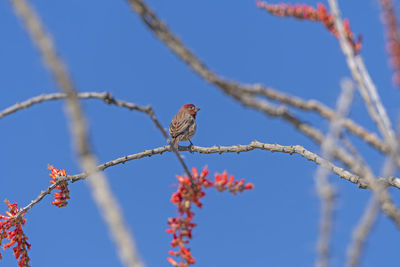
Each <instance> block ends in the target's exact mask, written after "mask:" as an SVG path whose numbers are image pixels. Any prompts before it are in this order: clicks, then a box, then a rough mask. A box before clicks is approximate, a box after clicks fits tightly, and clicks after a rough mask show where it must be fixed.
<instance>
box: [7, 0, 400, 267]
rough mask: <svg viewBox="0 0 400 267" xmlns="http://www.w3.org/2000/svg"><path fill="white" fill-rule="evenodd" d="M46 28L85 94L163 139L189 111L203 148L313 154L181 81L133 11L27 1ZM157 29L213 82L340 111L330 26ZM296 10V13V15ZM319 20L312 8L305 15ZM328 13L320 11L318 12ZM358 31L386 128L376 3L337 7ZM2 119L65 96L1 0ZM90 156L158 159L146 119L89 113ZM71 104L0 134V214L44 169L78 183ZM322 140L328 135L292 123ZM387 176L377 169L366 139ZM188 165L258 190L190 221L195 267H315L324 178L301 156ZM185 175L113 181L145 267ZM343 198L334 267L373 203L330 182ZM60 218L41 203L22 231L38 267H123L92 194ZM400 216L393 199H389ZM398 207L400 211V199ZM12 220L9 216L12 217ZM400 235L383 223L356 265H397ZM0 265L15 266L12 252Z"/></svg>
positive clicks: (195, 11)
mask: <svg viewBox="0 0 400 267" xmlns="http://www.w3.org/2000/svg"><path fill="white" fill-rule="evenodd" d="M31 3H32V4H33V5H34V6H35V8H36V10H37V11H38V13H39V14H40V15H41V17H42V19H43V22H44V24H45V25H46V28H47V29H48V30H49V31H50V32H51V35H52V37H53V39H54V41H55V43H56V46H57V48H58V51H59V53H60V55H61V57H62V58H63V60H64V62H65V63H66V65H67V66H68V69H69V71H70V74H71V75H72V77H73V79H74V81H75V83H76V85H77V88H78V89H79V91H82V92H84V91H100V92H102V91H109V92H111V93H112V94H113V95H114V96H115V97H116V98H118V99H124V100H127V101H130V102H134V103H137V104H140V105H151V106H152V107H153V108H154V110H155V112H156V115H157V116H158V118H159V119H160V121H161V122H162V124H163V126H164V127H167V126H168V125H169V122H170V120H171V118H172V117H173V115H174V114H175V113H176V112H177V111H178V110H179V108H180V106H181V105H183V104H186V103H193V104H195V105H196V106H198V107H200V108H201V111H200V112H199V113H198V116H197V121H198V130H197V133H196V135H195V137H194V138H193V139H192V141H193V143H194V144H195V145H199V146H212V145H236V144H248V143H250V142H251V141H252V140H254V139H257V140H258V141H260V142H265V143H278V144H281V145H303V146H305V147H306V148H307V149H309V150H311V151H313V152H316V153H319V152H320V151H319V147H318V146H316V145H315V144H314V143H312V142H311V141H310V140H309V139H308V138H306V137H305V136H304V135H302V134H301V133H298V132H296V131H295V130H294V129H293V127H292V126H291V125H288V124H287V123H285V122H283V121H282V120H280V119H277V118H269V117H266V116H265V115H263V114H260V113H259V112H256V111H254V110H251V109H248V108H245V107H243V106H242V105H240V104H238V103H237V102H235V101H234V100H232V99H231V98H229V97H227V96H226V95H224V94H223V93H221V91H219V89H217V88H215V87H214V86H212V85H210V84H208V83H207V82H205V81H203V80H202V79H201V78H199V77H198V76H197V75H196V74H195V73H193V72H192V71H191V70H189V69H188V67H187V66H186V65H185V64H184V63H182V62H181V61H180V60H179V59H178V58H177V57H176V56H175V55H173V54H172V53H171V52H170V51H169V50H168V49H167V48H166V47H165V45H164V44H162V43H161V42H160V41H159V40H158V39H157V38H156V37H155V36H154V35H153V34H152V33H151V32H150V31H149V30H148V29H147V28H146V27H145V26H144V25H143V23H142V22H141V20H140V19H139V18H138V16H137V15H136V14H135V13H133V12H132V11H131V10H130V8H129V6H128V4H127V3H126V2H125V1H107V0H104V1H92V0H87V1H78V0H70V1H51V2H49V1H44V0H35V1H31ZM147 3H148V4H149V5H150V6H151V7H152V8H153V9H154V10H155V11H156V13H157V14H158V15H159V17H160V18H161V19H162V20H163V21H166V23H167V25H168V26H169V27H170V29H172V31H174V32H175V33H176V34H177V35H178V36H179V37H180V39H181V40H182V41H183V42H184V43H185V44H186V45H187V46H188V47H189V48H190V49H191V50H192V51H193V52H194V53H195V54H196V55H197V56H198V57H199V58H200V59H201V60H203V61H204V62H205V63H206V65H207V66H208V67H210V68H211V69H212V70H214V71H215V72H217V73H218V74H220V75H222V76H223V77H226V78H228V79H232V80H236V81H240V82H242V83H262V84H264V85H267V86H271V87H273V88H276V89H277V90H280V91H283V92H287V93H289V94H293V95H297V96H300V97H302V98H304V99H311V98H313V99H317V100H319V101H321V102H324V103H325V104H327V105H328V106H330V107H334V105H335V101H336V97H337V96H338V95H339V93H340V86H339V84H340V80H341V79H342V78H343V77H349V75H350V74H349V71H348V69H347V66H346V63H345V59H344V56H343V54H342V52H341V51H340V47H339V43H338V41H337V40H336V39H335V38H334V37H333V36H332V35H331V34H330V33H328V32H327V31H326V30H325V29H324V28H323V26H322V25H320V24H318V23H313V22H307V21H298V20H294V19H283V18H277V17H273V16H270V15H269V14H267V13H266V12H264V11H263V10H259V9H258V8H257V7H256V6H255V1H227V0H221V1H208V0H205V1H197V2H194V1H192V2H190V1H155V0H151V1H147ZM291 3H294V2H291ZM303 3H308V4H310V5H313V6H316V3H317V1H303ZM325 4H326V3H325ZM340 5H341V8H342V14H343V16H344V17H348V18H349V19H350V23H351V28H352V29H353V31H354V32H355V33H356V34H358V33H361V34H362V35H363V49H362V52H361V53H362V55H363V57H364V60H365V62H366V65H367V67H368V69H369V71H370V73H371V76H372V78H373V80H374V82H375V83H376V85H377V87H378V90H379V92H380V95H381V97H382V101H383V103H384V104H385V105H386V107H387V109H388V113H389V114H390V116H391V118H392V119H393V121H395V119H396V116H397V114H398V97H399V95H398V89H396V88H393V86H392V84H391V71H390V68H389V67H388V63H387V62H388V60H387V57H386V53H385V43H384V33H383V26H382V24H381V21H380V18H379V5H378V3H377V1H375V0H373V1H363V2H361V1H341V3H340ZM0 36H2V38H1V42H0V58H1V60H0V73H1V78H0V88H1V91H2V92H3V94H2V97H1V98H0V109H1V110H2V109H4V108H7V107H8V106H11V105H13V104H15V103H16V102H21V101H23V100H26V99H28V98H30V97H33V96H36V95H39V94H43V93H53V92H58V88H57V86H56V84H55V83H54V81H53V80H52V78H51V76H50V75H49V73H48V71H47V70H46V68H45V67H44V65H43V64H42V61H41V59H40V56H39V54H38V52H37V51H36V49H35V47H34V46H33V45H32V43H31V41H30V39H29V37H28V36H27V34H26V32H25V31H24V29H23V27H22V26H21V23H20V22H19V21H18V20H17V18H16V17H15V15H14V13H13V11H12V9H11V6H10V4H9V3H8V1H1V2H0ZM82 105H83V108H84V111H85V114H86V115H87V117H88V121H89V127H90V136H91V142H92V147H93V149H94V151H95V153H96V155H97V156H98V159H99V162H106V161H110V160H113V159H115V158H118V157H121V156H125V155H128V154H134V153H138V152H141V151H143V150H145V149H151V148H155V147H159V146H162V145H165V140H164V139H163V137H162V135H161V134H160V133H159V131H158V130H157V129H156V128H155V127H154V125H153V123H152V122H151V121H150V120H149V119H148V118H147V117H146V116H145V115H143V114H141V113H138V112H131V111H127V110H124V109H121V108H117V107H113V106H108V105H105V104H104V103H102V102H101V101H98V100H85V101H83V102H82ZM64 110H65V106H64V103H63V102H62V101H55V102H48V103H43V104H40V105H37V106H34V107H31V108H29V109H28V110H23V111H20V112H18V113H16V114H13V115H10V116H8V117H5V118H3V119H2V120H1V121H0V125H1V126H0V129H1V131H0V146H1V148H2V150H1V156H0V158H1V162H2V165H1V174H2V175H1V179H0V199H1V200H3V199H5V198H7V199H9V200H10V201H11V202H17V203H18V204H19V205H22V206H25V205H27V204H28V203H29V202H30V201H31V200H32V199H34V198H36V196H37V195H38V194H39V193H40V191H41V190H44V189H45V188H47V186H48V185H49V179H50V177H49V176H48V170H47V164H53V165H54V166H55V167H57V168H64V169H66V170H67V173H68V174H71V175H72V174H77V173H80V172H81V170H80V169H79V164H78V163H77V160H76V157H75V150H74V148H73V146H72V142H71V139H70V136H69V132H68V128H67V123H66V116H65V112H64ZM295 113H296V114H297V115H299V116H301V118H302V119H303V120H305V121H307V122H311V123H312V124H313V125H315V126H316V127H319V128H321V129H322V130H324V131H326V129H327V127H328V123H327V122H326V121H324V120H322V119H320V118H319V117H318V116H316V115H314V114H310V113H307V112H301V111H297V110H296V111H295ZM350 117H351V118H353V119H354V120H356V121H357V122H358V123H360V124H361V125H363V126H364V127H366V128H367V129H369V130H371V131H376V127H375V126H374V124H373V123H372V122H371V120H370V118H369V117H368V115H367V113H366V110H365V108H364V103H363V102H362V100H361V98H360V96H359V95H358V94H357V95H356V97H355V101H354V103H353V106H352V109H351V114H350ZM351 140H352V141H354V143H355V144H356V145H357V146H358V147H359V149H360V152H361V153H362V155H363V156H364V157H365V159H366V160H367V161H368V162H369V163H371V164H372V165H371V166H372V168H373V170H374V171H375V173H376V174H379V172H380V170H381V165H382V162H383V160H384V158H383V157H382V155H381V154H379V153H377V152H376V151H375V150H374V149H372V148H371V147H369V146H368V145H365V144H364V143H363V142H362V141H360V140H358V139H357V138H353V137H351ZM182 154H183V155H184V156H185V160H186V162H187V164H188V165H189V166H191V167H192V166H193V167H197V168H198V169H202V168H203V167H204V166H206V165H207V166H208V168H209V170H210V173H211V174H213V173H216V172H222V171H224V170H227V171H228V172H229V173H231V174H233V175H235V177H236V178H246V181H248V182H252V183H253V184H255V189H254V190H252V191H249V192H245V193H243V194H242V195H240V196H236V197H234V196H231V195H229V194H228V193H217V192H215V191H213V190H210V191H209V192H208V194H207V196H206V197H205V198H204V206H203V208H202V209H201V210H196V218H195V221H196V222H197V223H198V227H197V228H195V231H194V238H193V240H192V241H191V248H192V253H193V255H194V257H195V258H196V260H197V264H196V265H195V266H200V267H203V266H207V267H220V266H311V265H313V264H314V260H315V257H316V252H315V251H316V250H315V247H316V241H317V238H318V221H319V200H318V197H317V195H316V193H315V188H314V182H313V176H314V174H315V170H316V166H315V164H314V163H312V162H309V161H307V160H305V159H303V158H301V157H300V156H298V155H292V156H290V155H287V154H277V153H274V154H272V153H269V152H265V151H252V152H248V153H241V154H240V155H237V154H222V155H201V154H190V153H186V152H184V153H182ZM182 173H183V170H182V168H181V166H180V165H179V163H178V161H177V159H176V158H175V157H174V155H173V154H171V153H165V154H163V155H161V156H159V155H158V156H154V157H151V158H144V159H140V160H135V161H131V162H129V163H126V164H125V165H118V166H115V167H112V168H109V169H107V170H106V172H105V174H106V176H107V177H108V179H109V182H110V184H111V187H112V190H113V192H114V193H115V195H116V196H117V198H118V200H119V202H120V205H121V207H122V209H123V211H124V214H125V216H126V222H127V224H128V225H129V227H130V230H131V231H132V233H133V234H134V236H135V238H136V241H137V244H138V249H139V252H140V255H141V256H142V258H143V261H144V262H145V263H146V264H147V266H169V264H168V263H167V261H166V258H167V257H168V254H167V252H168V250H170V246H169V242H170V240H171V237H170V236H169V235H167V234H166V233H165V230H166V228H167V218H168V217H173V216H175V215H176V210H175V207H174V205H172V203H170V202H169V199H170V196H171V194H172V193H173V192H174V191H175V190H176V183H177V182H176V178H175V177H176V175H177V174H182ZM330 179H331V181H332V182H333V183H334V185H335V187H336V189H337V192H338V200H337V203H336V204H337V205H336V211H335V224H334V230H333V242H332V258H331V263H332V266H342V265H343V263H344V261H345V258H346V248H347V245H348V243H349V241H350V238H351V233H352V229H353V227H354V226H355V224H356V223H357V221H358V220H359V217H360V216H361V214H362V212H363V210H364V207H365V205H366V203H367V200H368V199H369V197H370V193H369V192H368V191H366V190H360V189H358V188H357V186H355V185H353V184H351V183H349V182H347V181H344V180H341V179H339V178H338V177H337V176H334V175H332V176H330ZM70 191H71V193H70V196H71V200H70V201H69V205H68V206H67V207H66V208H62V209H59V208H56V207H54V206H53V205H50V202H51V201H52V198H53V197H52V196H47V197H46V198H45V199H44V200H43V201H42V202H41V203H40V204H38V205H36V206H35V207H34V208H33V209H32V210H31V211H30V212H29V213H28V214H26V218H27V220H28V222H27V224H26V226H25V231H26V234H27V235H28V237H29V241H30V242H31V243H32V248H31V251H30V257H31V263H32V266H42V267H47V266H54V265H55V264H57V266H60V267H62V266H97V267H102V266H121V264H120V262H119V260H118V257H117V254H116V251H115V249H114V246H113V243H112V240H111V238H110V237H109V235H108V232H107V228H106V227H105V224H104V222H103V221H102V219H101V217H100V215H99V213H98V210H97V208H96V206H95V204H94V203H93V200H92V197H91V193H90V191H89V188H88V186H87V185H86V183H85V182H84V181H81V182H77V183H74V184H72V185H70ZM392 193H393V197H394V199H395V201H396V203H398V204H400V198H399V197H398V192H397V191H395V190H392ZM396 194H397V196H396ZM5 209H6V207H5V205H4V204H3V203H1V204H0V211H1V213H4V211H5ZM399 241H400V233H399V232H398V230H397V229H396V227H395V225H394V224H393V223H392V222H391V221H389V220H388V219H387V218H386V217H384V216H382V215H381V216H380V218H379V220H378V222H377V225H376V227H375V228H374V231H373V233H372V235H371V237H370V239H369V241H368V244H367V247H366V251H365V252H366V255H365V258H364V260H363V266H378V265H379V266H396V262H397V256H396V255H397V245H398V243H399ZM2 255H3V257H4V259H3V260H2V261H1V263H2V264H3V266H16V262H15V259H14V258H13V256H12V255H11V251H5V252H2Z"/></svg>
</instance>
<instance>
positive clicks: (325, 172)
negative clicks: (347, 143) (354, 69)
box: [315, 80, 354, 267]
mask: <svg viewBox="0 0 400 267" xmlns="http://www.w3.org/2000/svg"><path fill="white" fill-rule="evenodd" d="M353 91H354V87H353V84H352V83H351V81H350V80H344V81H343V82H342V92H341V94H340V96H339V97H338V100H337V108H336V110H337V112H336V115H335V117H334V118H333V119H332V120H331V124H330V128H329V132H328V134H327V135H326V138H325V140H324V141H323V142H322V145H321V148H322V149H321V154H322V157H323V158H325V159H326V160H327V161H331V160H332V157H333V151H334V150H335V146H336V145H337V139H338V137H339V135H340V132H341V128H342V125H343V122H344V119H345V118H346V117H347V114H348V112H349V110H350V106H351V103H352V101H353ZM315 185H316V189H317V193H318V195H319V197H320V199H321V219H320V233H319V240H318V245H317V249H318V253H319V254H318V257H317V261H316V266H319V267H327V266H329V256H330V240H331V233H332V224H333V208H334V202H335V188H334V186H333V185H332V184H331V183H330V182H329V169H328V168H327V167H326V166H325V165H324V164H322V165H320V167H319V168H318V169H317V173H316V175H315Z"/></svg>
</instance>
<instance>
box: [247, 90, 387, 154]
mask: <svg viewBox="0 0 400 267" xmlns="http://www.w3.org/2000/svg"><path fill="white" fill-rule="evenodd" d="M240 87H241V88H242V89H244V90H246V92H249V93H251V94H259V95H262V96H265V97H267V98H269V99H272V100H275V101H279V102H281V103H284V104H288V105H290V106H292V107H296V108H299V109H302V110H306V111H315V112H316V113H317V114H319V115H320V116H322V117H324V118H326V119H328V120H332V119H333V118H334V117H335V111H334V110H332V109H330V108H329V107H328V106H325V105H324V104H323V103H321V102H319V101H318V100H315V99H310V100H303V99H301V98H299V97H297V96H292V95H289V94H286V93H282V92H279V91H277V90H274V89H272V88H269V87H265V86H263V85H261V84H255V85H241V86H240ZM343 127H344V128H346V129H347V130H348V131H349V132H350V133H352V134H354V135H356V136H358V137H360V138H361V139H362V140H364V141H365V142H367V143H368V144H370V145H372V146H374V147H375V148H377V149H379V150H380V151H381V152H383V153H387V152H388V151H389V149H388V147H387V145H386V144H385V143H384V142H383V141H382V140H380V139H379V137H378V136H376V134H375V133H373V132H369V131H367V130H366V129H364V128H363V127H362V126H361V125H359V124H357V123H356V122H354V121H353V120H351V119H349V118H346V119H345V120H344V122H343Z"/></svg>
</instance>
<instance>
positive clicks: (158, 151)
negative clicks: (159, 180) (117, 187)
mask: <svg viewBox="0 0 400 267" xmlns="http://www.w3.org/2000/svg"><path fill="white" fill-rule="evenodd" d="M255 149H260V150H266V151H270V152H279V153H286V154H290V155H292V154H299V155H300V156H302V157H303V158H305V159H307V160H309V161H313V162H315V163H316V164H318V165H320V164H324V165H325V166H327V167H328V168H329V170H330V171H331V172H332V173H334V174H336V175H338V176H339V177H340V178H343V179H345V180H347V181H349V182H351V183H353V184H356V185H358V186H359V187H360V188H368V184H366V183H365V181H363V180H362V179H361V178H360V176H358V175H355V174H352V173H351V172H349V171H347V170H345V169H343V168H340V167H338V166H336V165H334V164H333V163H331V162H328V161H327V160H325V159H323V158H321V157H320V156H318V155H317V154H315V153H313V152H310V151H308V150H307V149H305V148H304V147H303V146H299V145H296V146H281V145H278V144H265V143H261V142H258V141H256V140H255V141H253V142H251V143H250V144H249V145H234V146H212V147H200V146H193V147H185V146H179V147H178V150H179V151H189V152H191V153H200V154H222V153H237V154H240V153H242V152H249V151H252V150H255ZM165 152H171V150H170V146H169V145H167V146H162V147H157V148H154V149H149V150H145V151H143V152H140V153H136V154H132V155H127V156H124V157H120V158H117V159H115V160H112V161H109V162H106V163H103V164H101V165H99V166H97V167H96V171H98V172H101V171H104V170H105V169H107V168H109V167H112V166H115V165H118V164H124V163H126V162H128V161H131V160H137V159H141V158H145V157H151V156H154V155H162V154H163V153H165ZM86 177H88V173H87V172H83V173H80V174H76V175H72V176H67V177H60V179H58V180H57V182H56V183H54V184H52V185H51V186H49V187H48V188H47V189H46V190H45V191H43V192H41V193H40V194H39V196H38V197H37V198H36V199H35V200H33V201H31V203H30V204H29V205H27V206H25V207H24V208H22V209H21V210H20V213H19V214H18V215H17V216H20V214H22V213H26V212H27V211H29V210H30V209H31V208H32V207H33V206H35V205H36V204H37V203H39V202H40V201H41V200H42V199H43V198H44V197H45V196H46V195H47V194H50V193H51V191H52V190H53V189H54V188H55V187H56V186H57V185H58V184H59V183H61V182H63V181H70V182H76V181H79V180H83V179H85V178H86ZM379 182H380V183H382V184H383V185H385V186H392V187H396V188H397V189H400V178H397V177H389V178H379Z"/></svg>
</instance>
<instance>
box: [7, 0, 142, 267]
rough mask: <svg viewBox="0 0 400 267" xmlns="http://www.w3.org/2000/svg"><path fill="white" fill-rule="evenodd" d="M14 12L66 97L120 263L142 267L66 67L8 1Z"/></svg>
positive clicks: (20, 5)
mask: <svg viewBox="0 0 400 267" xmlns="http://www.w3.org/2000/svg"><path fill="white" fill-rule="evenodd" d="M11 2H12V4H13V6H14V9H15V12H16V13H17V15H19V18H20V19H21V20H22V22H23V23H24V24H25V27H26V28H27V31H28V33H29V34H30V37H31V39H32V41H33V42H34V44H35V45H36V46H37V48H38V50H39V52H40V53H41V56H42V58H43V60H44V62H45V64H46V65H47V67H48V68H49V71H50V73H51V74H52V75H53V77H54V79H55V80H56V82H57V83H58V85H59V87H60V88H61V89H62V91H64V93H65V94H66V100H67V101H66V103H67V114H68V117H69V121H70V125H69V126H70V132H71V136H72V137H73V140H74V143H75V147H76V149H77V152H78V156H79V158H80V164H81V167H82V169H83V170H85V171H86V172H88V173H90V174H91V177H90V178H89V179H88V182H89V185H90V187H91V190H92V194H93V197H94V200H95V202H96V204H97V206H98V207H99V209H100V211H101V214H102V215H103V219H104V220H105V221H106V222H107V224H108V227H109V230H110V232H111V235H112V237H113V238H114V241H115V243H116V245H117V248H118V254H119V256H120V258H121V261H122V262H123V263H124V264H125V265H126V266H131V267H139V266H143V264H142V262H141V261H140V260H139V257H138V253H137V251H136V248H135V244H134V241H133V238H132V236H131V234H130V233H129V231H128V228H127V226H126V224H125V222H124V218H123V214H122V212H121V210H120V208H119V205H118V202H117V200H116V198H115V197H114V195H113V193H112V192H111V190H110V187H109V185H108V182H107V179H106V177H105V176H104V174H102V173H99V172H96V161H97V159H96V157H95V156H94V154H92V152H91V148H90V146H89V138H88V133H87V129H86V122H85V118H84V115H83V112H82V110H81V107H80V105H79V102H78V98H77V90H76V88H75V86H74V84H73V83H72V81H71V79H70V77H69V74H68V72H67V69H66V67H65V66H64V64H63V62H62V61H61V59H60V58H59V57H58V56H57V54H58V53H57V52H56V49H55V47H54V45H53V41H52V40H51V38H50V36H49V35H48V33H47V32H46V31H45V29H44V27H43V25H42V23H41V21H40V18H39V16H38V15H37V14H36V12H35V11H34V10H33V8H32V7H31V6H29V4H28V3H27V2H26V0H12V1H11Z"/></svg>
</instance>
